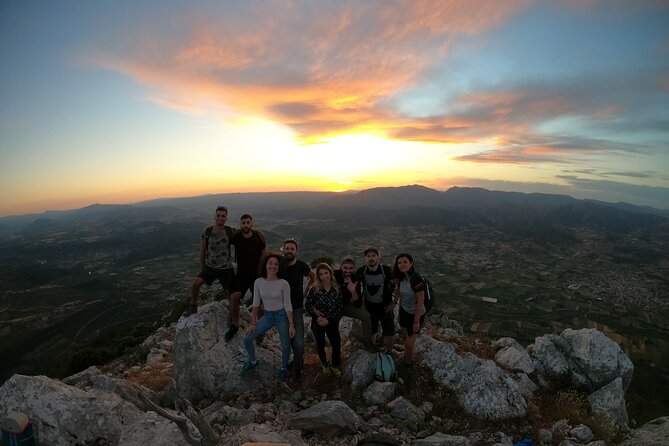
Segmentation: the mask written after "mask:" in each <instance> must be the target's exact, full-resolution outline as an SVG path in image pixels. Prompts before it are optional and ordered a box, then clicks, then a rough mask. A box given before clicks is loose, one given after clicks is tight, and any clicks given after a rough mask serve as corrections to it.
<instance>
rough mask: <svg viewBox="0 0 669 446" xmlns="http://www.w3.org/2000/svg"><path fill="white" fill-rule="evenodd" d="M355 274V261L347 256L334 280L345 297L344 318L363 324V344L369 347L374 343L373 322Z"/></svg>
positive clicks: (336, 271)
mask: <svg viewBox="0 0 669 446" xmlns="http://www.w3.org/2000/svg"><path fill="white" fill-rule="evenodd" d="M354 273H355V260H354V259H353V257H351V256H346V257H344V258H343V259H342V261H341V263H340V265H339V269H338V270H335V272H334V278H335V280H336V281H337V283H338V284H339V288H341V290H342V296H343V297H344V316H347V317H350V318H352V319H358V320H359V321H360V322H362V339H363V344H364V345H365V346H367V347H368V346H369V344H370V343H371V342H372V321H371V319H370V317H369V312H368V311H367V310H366V309H365V308H363V306H362V297H361V293H360V290H359V289H358V288H359V287H358V286H357V285H358V284H357V283H356V282H355V280H354Z"/></svg>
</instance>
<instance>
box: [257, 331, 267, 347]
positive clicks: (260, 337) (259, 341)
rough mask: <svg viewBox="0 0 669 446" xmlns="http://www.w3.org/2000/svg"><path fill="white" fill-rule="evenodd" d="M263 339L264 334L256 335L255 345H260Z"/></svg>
mask: <svg viewBox="0 0 669 446" xmlns="http://www.w3.org/2000/svg"><path fill="white" fill-rule="evenodd" d="M263 339H265V335H264V334H261V335H260V336H258V337H257V338H256V345H262V341H263Z"/></svg>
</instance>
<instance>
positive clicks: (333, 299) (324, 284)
mask: <svg viewBox="0 0 669 446" xmlns="http://www.w3.org/2000/svg"><path fill="white" fill-rule="evenodd" d="M304 308H305V309H306V310H307V312H308V313H309V314H310V315H311V318H312V319H311V331H312V332H313V333H314V337H315V338H316V351H317V352H318V357H319V358H320V360H321V364H322V366H323V375H325V376H329V375H330V374H333V375H334V376H337V377H338V376H341V336H340V335H339V320H340V319H341V317H342V313H343V311H344V299H343V296H342V292H341V289H340V288H339V285H338V284H337V281H336V280H335V279H334V274H333V272H332V268H331V267H330V265H328V264H327V263H319V264H318V266H317V267H316V282H315V284H314V286H313V287H312V288H311V289H310V290H309V294H307V300H306V302H305V304H304ZM326 335H327V337H328V339H329V340H330V346H331V347H332V362H331V363H328V358H327V355H326V354H325V336H326Z"/></svg>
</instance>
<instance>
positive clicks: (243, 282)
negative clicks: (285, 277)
mask: <svg viewBox="0 0 669 446" xmlns="http://www.w3.org/2000/svg"><path fill="white" fill-rule="evenodd" d="M239 229H240V230H239V231H237V232H236V233H235V235H233V236H232V238H231V240H230V244H231V245H233V246H234V247H235V258H236V260H237V274H236V275H235V277H234V279H233V281H232V290H231V293H230V321H229V322H230V328H229V329H228V331H227V332H226V333H225V340H226V341H229V340H231V339H232V338H233V337H234V336H235V334H236V333H237V331H238V330H239V307H240V301H241V299H242V297H243V296H244V294H246V291H247V290H249V291H250V292H251V297H253V284H254V283H255V281H256V279H257V278H258V277H259V276H260V275H259V272H258V266H259V265H260V259H261V258H262V256H263V255H264V254H265V252H266V251H267V243H266V242H265V234H263V233H262V232H260V231H256V230H255V229H253V217H252V216H251V215H249V214H244V215H242V216H241V218H240V219H239ZM256 339H260V338H256Z"/></svg>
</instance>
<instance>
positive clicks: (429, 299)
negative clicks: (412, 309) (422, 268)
mask: <svg viewBox="0 0 669 446" xmlns="http://www.w3.org/2000/svg"><path fill="white" fill-rule="evenodd" d="M423 283H425V289H424V291H425V294H424V295H425V301H424V302H425V312H426V313H427V312H428V311H430V310H431V309H432V307H433V306H434V298H435V296H434V288H432V284H431V283H430V281H429V280H426V279H423Z"/></svg>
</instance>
